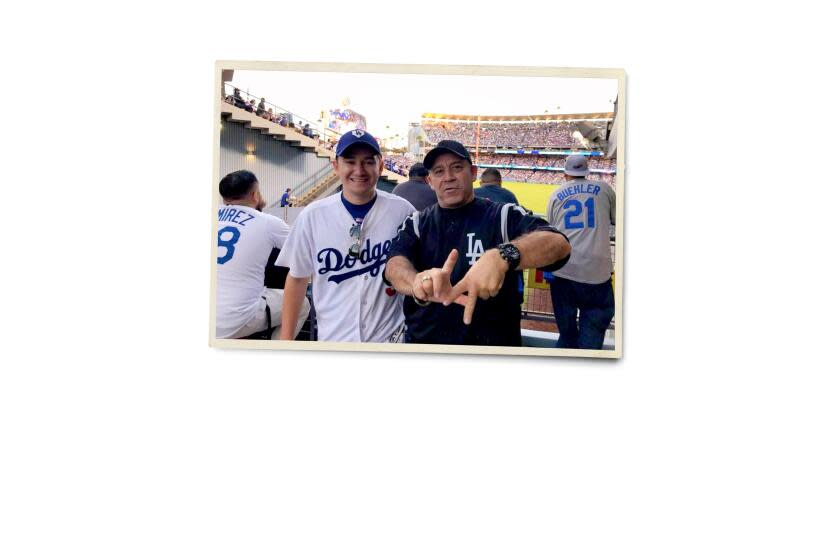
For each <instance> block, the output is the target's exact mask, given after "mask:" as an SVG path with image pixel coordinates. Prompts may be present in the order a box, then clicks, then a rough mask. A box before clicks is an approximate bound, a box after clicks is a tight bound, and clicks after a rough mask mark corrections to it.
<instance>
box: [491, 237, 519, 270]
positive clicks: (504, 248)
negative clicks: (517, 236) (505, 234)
mask: <svg viewBox="0 0 840 560" xmlns="http://www.w3.org/2000/svg"><path fill="white" fill-rule="evenodd" d="M494 250H495V251H496V252H498V253H499V258H500V259H501V260H502V261H504V263H505V265H506V268H507V270H516V269H517V268H518V267H519V263H520V262H521V261H522V253H520V252H519V248H518V247H517V246H516V245H514V244H513V243H502V244H501V245H499V246H498V247H496V248H495V249H494Z"/></svg>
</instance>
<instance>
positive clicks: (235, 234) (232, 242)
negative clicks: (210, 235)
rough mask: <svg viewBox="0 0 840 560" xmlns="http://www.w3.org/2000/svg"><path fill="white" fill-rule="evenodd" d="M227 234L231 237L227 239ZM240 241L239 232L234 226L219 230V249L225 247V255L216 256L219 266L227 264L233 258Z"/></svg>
mask: <svg viewBox="0 0 840 560" xmlns="http://www.w3.org/2000/svg"><path fill="white" fill-rule="evenodd" d="M226 233H229V234H230V237H227V238H225V237H224V235H225V234H226ZM237 241H239V230H238V229H236V228H235V227H233V226H228V227H225V228H222V229H220V230H219V247H224V249H225V254H224V255H218V256H216V262H217V263H218V264H225V263H226V262H228V261H229V260H230V259H232V258H233V251H234V249H235V248H236V242H237Z"/></svg>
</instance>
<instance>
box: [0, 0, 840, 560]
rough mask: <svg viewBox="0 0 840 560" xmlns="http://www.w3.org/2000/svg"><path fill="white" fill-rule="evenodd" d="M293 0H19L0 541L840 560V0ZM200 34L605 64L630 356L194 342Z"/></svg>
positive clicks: (12, 77)
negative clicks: (613, 70)
mask: <svg viewBox="0 0 840 560" xmlns="http://www.w3.org/2000/svg"><path fill="white" fill-rule="evenodd" d="M300 4H305V6H304V5H299V3H283V4H281V3H265V4H264V3H260V2H242V3H236V2H226V3H216V4H205V5H201V6H198V5H192V4H184V5H179V4H178V3H176V2H166V3H155V2H146V3H138V4H135V5H128V6H122V5H120V4H116V3H108V4H102V5H92V4H90V3H85V2H81V3H80V2H75V3H73V2H71V3H63V4H60V5H59V4H55V5H52V4H35V3H25V4H21V3H16V4H14V5H13V6H12V7H7V8H6V11H5V12H4V26H3V27H4V30H3V33H2V37H0V41H2V52H3V53H4V54H3V58H4V60H3V74H4V79H3V84H4V85H3V87H2V90H3V103H2V107H3V111H4V119H3V123H4V131H3V132H4V133H3V138H4V140H3V143H4V149H3V151H4V163H3V169H4V174H3V176H4V177H3V178H4V180H3V184H2V192H3V194H4V201H3V232H4V236H5V240H6V241H5V242H4V252H3V261H2V262H3V266H2V268H3V273H2V298H3V306H2V309H3V313H2V318H3V320H2V322H1V323H2V329H3V332H2V340H3V343H2V360H3V367H2V369H3V373H2V377H0V454H2V459H0V470H2V474H0V557H3V558H15V559H17V558H49V559H54V558H85V559H93V558H97V559H98V558H107V559H114V558H143V559H147V558H178V559H182V558H201V559H211V558H212V559H216V558H218V559H230V558H248V559H254V558H289V559H310V558H313V559H314V558H318V559H321V558H325V559H337V558H365V559H394V558H411V559H415V558H416V559H421V558H422V559H429V558H458V559H463V558H481V559H486V558H505V559H507V558H598V559H602V558H603V559H615V558H645V559H652V558H662V559H674V558H703V559H707V558H739V559H741V558H762V559H766V558H809V559H814V558H837V557H838V555H840V543H838V538H837V528H838V526H840V505H838V504H840V487H839V486H838V475H837V473H838V472H840V459H838V425H840V418H838V416H840V413H838V380H837V374H836V372H837V358H836V350H835V348H836V346H837V326H836V318H837V316H838V314H837V311H838V306H837V289H836V285H837V283H836V278H837V276H836V271H835V268H836V267H835V266H834V265H835V264H836V262H837V254H838V251H837V248H836V243H835V241H834V240H835V239H836V235H835V231H836V227H834V226H832V225H831V223H832V220H833V219H834V218H835V217H836V211H837V208H838V204H837V203H838V196H837V174H836V171H835V168H836V161H837V142H836V131H837V112H836V106H837V102H836V96H837V92H838V88H837V87H836V85H837V84H836V69H835V68H836V64H835V62H834V61H833V58H829V56H828V53H829V52H830V51H835V50H836V47H837V40H836V30H835V29H834V28H833V24H832V23H831V22H832V18H830V17H829V16H828V15H827V14H824V13H821V12H820V8H818V7H815V5H814V6H811V5H809V4H811V3H809V2H800V3H797V4H796V5H791V6H788V7H787V8H786V9H785V10H781V9H779V10H776V9H774V8H770V7H767V6H761V7H757V8H754V9H746V8H740V7H739V5H738V4H737V3H734V2H726V3H716V2H704V3H698V4H695V5H686V6H683V5H680V4H673V3H668V4H662V5H659V6H656V5H652V4H648V5H644V6H643V5H641V4H634V5H633V6H632V7H631V6H625V5H624V4H621V3H603V2H601V3H597V4H570V3H563V4H560V3H548V4H547V5H545V6H540V5H539V4H538V3H527V4H521V3H507V4H479V5H476V6H468V5H467V4H466V3H455V2H446V3H441V4H440V5H435V4H433V3H424V4H421V3H414V4H410V5H406V6H402V5H398V4H389V5H383V6H379V7H372V6H369V5H365V6H362V5H358V4H350V3H344V4H336V5H332V6H330V5H325V4H322V3H318V4H317V5H315V4H314V3H300ZM215 59H245V60H248V59H259V60H298V61H349V62H391V63H403V62H405V63H432V64H507V65H551V66H575V67H589V66H592V67H623V68H625V69H626V70H627V72H628V75H629V78H628V119H627V126H628V144H627V145H628V160H627V161H628V166H627V171H628V180H627V184H626V192H627V197H626V202H627V205H626V226H627V230H626V242H627V252H626V281H625V295H626V305H625V320H626V330H625V334H626V338H625V357H624V358H623V359H622V360H620V361H618V362H614V361H594V360H573V359H537V358H530V359H515V358H488V357H477V356H474V357H448V356H447V357H441V356H422V355H402V356H377V355H365V354H320V355H319V354H303V353H300V354H298V353H284V352H263V351H247V352H246V351H242V352H234V351H218V350H211V349H209V348H208V346H207V331H208V326H207V323H208V302H209V286H208V276H209V271H210V258H211V246H210V244H209V242H208V239H209V237H210V231H211V229H210V228H211V220H210V218H209V216H210V213H211V212H210V208H211V199H210V196H209V192H208V191H209V189H210V188H211V182H212V138H213V135H212V127H213V125H214V123H215V122H216V117H215V115H214V112H213V106H212V102H213V97H214V95H215V92H214V91H213V73H212V70H213V61H214V60H215ZM476 94H477V95H478V94H480V92H476ZM394 95H395V96H398V95H400V92H399V91H395V92H394ZM161 130H170V131H171V137H168V138H167V137H166V136H161V134H160V131H161Z"/></svg>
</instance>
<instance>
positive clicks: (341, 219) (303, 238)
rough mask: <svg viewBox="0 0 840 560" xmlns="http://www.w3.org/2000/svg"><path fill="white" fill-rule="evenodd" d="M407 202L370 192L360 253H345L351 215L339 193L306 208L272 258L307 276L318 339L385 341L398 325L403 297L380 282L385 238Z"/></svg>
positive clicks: (387, 242) (402, 217)
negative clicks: (373, 197) (371, 200)
mask: <svg viewBox="0 0 840 560" xmlns="http://www.w3.org/2000/svg"><path fill="white" fill-rule="evenodd" d="M413 212H414V206H412V205H411V203H409V202H408V201H407V200H405V199H403V198H400V197H398V196H395V195H392V194H390V193H387V192H383V191H379V190H377V191H376V202H374V204H373V207H372V208H371V209H370V210H369V211H368V213H367V216H365V219H364V222H363V223H362V229H361V237H360V244H361V253H360V255H359V257H358V258H354V257H351V256H350V255H349V254H348V253H349V248H350V246H351V245H352V244H353V242H354V240H353V238H351V236H350V228H351V227H352V226H353V224H354V223H355V220H354V219H353V216H351V215H350V212H348V211H347V208H345V207H344V203H342V201H341V193H338V194H335V195H332V196H329V197H327V198H325V199H323V200H319V201H317V202H314V203H312V204H310V205H309V206H307V207H306V208H305V209H304V210H303V212H301V214H300V216H298V218H297V220H295V223H294V224H293V226H292V231H291V233H290V234H289V239H288V240H287V241H286V244H285V245H284V246H283V250H282V251H281V252H280V256H279V257H278V258H277V264H278V265H279V266H286V267H288V268H289V274H290V275H291V276H294V277H296V278H308V277H310V276H311V277H312V299H313V304H314V307H315V314H316V318H317V322H318V323H317V324H318V340H321V341H331V342H387V341H388V339H389V337H390V336H391V335H392V334H393V333H394V332H395V331H396V330H397V329H399V328H400V326H401V325H402V324H403V313H402V304H403V297H402V295H400V294H399V293H398V292H397V291H396V290H394V289H393V288H391V287H390V286H386V285H385V283H384V282H383V278H384V274H385V261H386V260H387V256H388V249H389V248H390V247H391V240H392V239H393V237H394V236H395V235H396V234H397V229H399V227H400V225H402V222H403V220H405V218H406V216H408V215H409V214H412V213H413Z"/></svg>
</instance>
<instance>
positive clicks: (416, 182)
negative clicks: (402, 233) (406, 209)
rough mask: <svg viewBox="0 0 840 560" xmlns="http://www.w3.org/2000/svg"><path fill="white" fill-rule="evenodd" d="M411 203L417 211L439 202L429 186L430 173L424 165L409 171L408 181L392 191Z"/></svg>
mask: <svg viewBox="0 0 840 560" xmlns="http://www.w3.org/2000/svg"><path fill="white" fill-rule="evenodd" d="M392 193H393V194H395V195H397V196H401V197H403V198H404V199H406V200H407V201H409V202H410V203H411V205H412V206H414V208H416V209H417V210H425V209H426V208H428V207H429V206H431V205H432V204H435V203H436V202H437V196H435V191H433V190H432V188H431V187H430V186H429V172H428V171H427V170H426V168H425V167H423V164H422V163H415V164H414V165H412V166H411V169H409V170H408V181H406V182H405V183H400V184H399V185H397V187H396V188H395V189H394V190H393V191H392Z"/></svg>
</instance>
